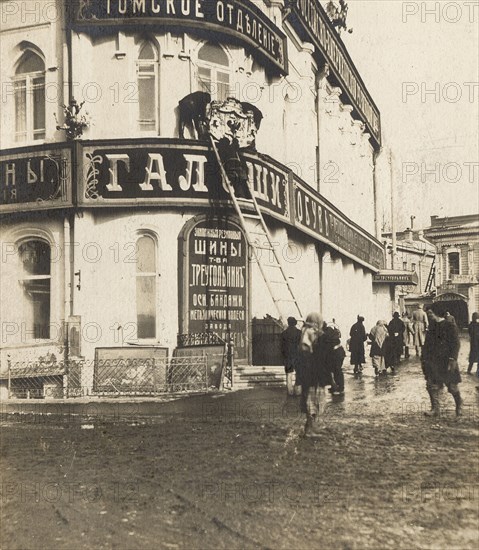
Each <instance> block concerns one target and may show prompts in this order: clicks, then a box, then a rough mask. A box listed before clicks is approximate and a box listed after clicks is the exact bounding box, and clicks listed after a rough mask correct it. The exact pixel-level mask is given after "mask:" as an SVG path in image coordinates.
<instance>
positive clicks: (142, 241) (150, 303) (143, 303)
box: [136, 235, 157, 339]
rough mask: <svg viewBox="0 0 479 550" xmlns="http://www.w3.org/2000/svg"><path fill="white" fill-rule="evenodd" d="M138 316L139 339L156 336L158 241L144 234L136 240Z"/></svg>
mask: <svg viewBox="0 0 479 550" xmlns="http://www.w3.org/2000/svg"><path fill="white" fill-rule="evenodd" d="M136 245H137V246H136V317H137V336H138V339H152V338H156V277H157V257H156V256H157V254H156V241H155V239H154V238H153V237H152V236H151V235H142V236H140V237H139V238H138V240H137V242H136Z"/></svg>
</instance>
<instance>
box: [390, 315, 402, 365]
mask: <svg viewBox="0 0 479 550" xmlns="http://www.w3.org/2000/svg"><path fill="white" fill-rule="evenodd" d="M405 330H406V327H405V325H404V323H403V322H402V320H401V319H400V317H399V312H398V311H395V312H394V313H393V318H392V320H391V321H390V323H389V325H388V332H389V336H390V340H389V348H390V358H391V359H390V360H391V365H390V366H391V367H392V369H393V370H394V369H395V368H396V367H397V366H398V365H399V361H400V360H401V355H402V347H403V343H404V331H405Z"/></svg>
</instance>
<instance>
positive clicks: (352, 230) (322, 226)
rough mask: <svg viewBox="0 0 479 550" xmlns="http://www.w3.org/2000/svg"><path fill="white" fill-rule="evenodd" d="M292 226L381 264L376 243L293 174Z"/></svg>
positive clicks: (347, 251) (380, 252)
mask: <svg viewBox="0 0 479 550" xmlns="http://www.w3.org/2000/svg"><path fill="white" fill-rule="evenodd" d="M292 179H293V195H292V196H293V200H294V225H295V226H296V227H298V228H300V229H302V230H303V231H305V232H306V233H309V234H311V235H313V236H315V237H316V238H318V239H319V240H321V241H323V242H325V243H327V244H330V245H333V247H334V248H337V249H339V250H340V251H342V252H345V253H346V254H347V255H348V256H351V257H352V258H353V259H359V260H361V263H367V264H369V265H370V266H373V267H374V268H377V269H379V268H381V267H382V265H383V249H382V247H381V245H380V244H379V242H377V241H376V240H375V239H373V238H372V237H371V236H370V235H368V233H366V232H365V231H364V230H362V229H361V228H359V227H357V226H356V225H355V224H353V223H352V222H351V221H350V220H348V218H346V216H344V215H343V214H341V213H340V212H339V211H335V210H334V209H333V208H332V206H331V205H329V204H327V203H326V201H325V200H324V199H323V198H322V197H321V195H320V194H319V193H317V192H316V191H314V190H313V189H311V187H310V186H309V185H307V184H305V183H304V182H302V181H301V180H300V179H299V178H297V177H296V176H293V178H292Z"/></svg>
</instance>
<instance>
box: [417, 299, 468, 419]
mask: <svg viewBox="0 0 479 550" xmlns="http://www.w3.org/2000/svg"><path fill="white" fill-rule="evenodd" d="M434 309H435V311H433V310H432V308H431V309H428V311H427V316H428V319H429V321H428V325H429V328H428V331H427V333H426V340H425V342H424V347H423V353H422V357H421V362H422V370H423V373H424V377H425V379H426V389H427V392H428V393H429V397H430V399H431V411H428V412H425V413H424V414H425V415H426V416H440V408H439V394H440V391H441V389H442V388H443V387H444V386H446V387H447V391H448V392H449V393H450V394H451V395H452V397H453V398H454V402H455V404H456V415H457V416H460V415H461V412H462V403H463V401H462V398H461V394H460V393H459V383H460V382H461V375H460V374H459V367H458V365H457V357H458V354H459V346H460V343H459V331H458V329H457V326H456V325H453V324H452V323H450V322H449V321H446V319H445V315H446V312H445V311H444V308H443V307H441V306H436V307H435V308H434Z"/></svg>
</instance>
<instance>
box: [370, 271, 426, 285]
mask: <svg viewBox="0 0 479 550" xmlns="http://www.w3.org/2000/svg"><path fill="white" fill-rule="evenodd" d="M373 283H389V284H393V285H414V286H416V285H417V284H418V283H419V278H418V276H417V273H416V272H415V271H402V270H400V269H381V270H380V271H378V273H376V274H375V275H373Z"/></svg>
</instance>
